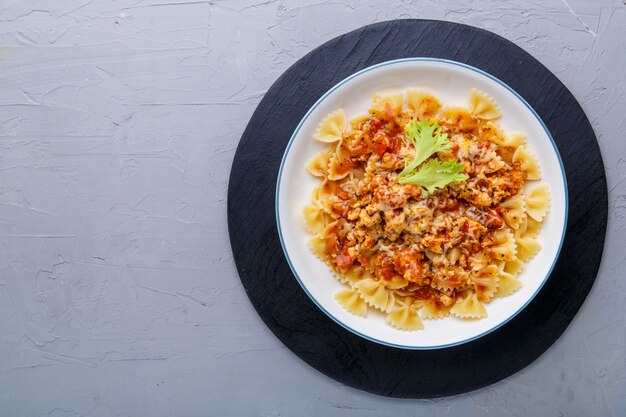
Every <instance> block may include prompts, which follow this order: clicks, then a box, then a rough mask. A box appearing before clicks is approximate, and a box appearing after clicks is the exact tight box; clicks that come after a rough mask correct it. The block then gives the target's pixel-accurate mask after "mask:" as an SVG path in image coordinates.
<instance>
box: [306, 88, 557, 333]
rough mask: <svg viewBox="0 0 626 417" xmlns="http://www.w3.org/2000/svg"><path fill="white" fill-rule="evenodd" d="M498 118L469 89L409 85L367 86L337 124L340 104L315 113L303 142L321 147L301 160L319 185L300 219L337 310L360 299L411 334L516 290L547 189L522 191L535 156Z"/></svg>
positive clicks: (483, 313)
mask: <svg viewBox="0 0 626 417" xmlns="http://www.w3.org/2000/svg"><path fill="white" fill-rule="evenodd" d="M500 116H501V115H500V110H499V108H498V105H497V104H496V103H495V101H494V100H493V99H492V98H491V97H490V96H488V95H487V94H485V93H484V92H482V91H479V90H476V89H473V90H471V92H470V93H469V103H468V107H443V106H442V103H441V102H440V101H439V99H437V98H436V97H435V96H434V95H432V94H430V93H428V92H425V91H421V90H417V89H410V90H408V91H406V93H404V94H402V93H393V94H377V95H375V96H374V98H373V99H372V102H371V104H370V106H369V108H368V113H367V114H362V115H357V116H354V117H352V118H351V119H349V121H348V122H347V121H346V120H347V118H346V115H345V113H344V111H343V110H337V111H334V112H331V113H329V114H328V115H327V116H326V117H325V118H323V120H322V121H321V122H320V124H319V126H318V128H317V130H316V132H315V135H314V139H316V140H318V141H321V142H325V143H327V144H328V148H327V149H325V150H324V151H322V152H321V153H319V154H318V155H317V156H315V157H314V158H313V159H311V160H310V161H309V162H308V163H307V164H306V169H307V170H308V171H309V172H310V173H311V174H312V175H313V176H315V177H316V178H318V179H319V181H320V183H319V186H318V187H317V188H316V189H315V191H314V192H313V196H312V204H311V205H307V206H306V207H304V208H303V216H304V220H305V221H304V224H305V225H306V228H307V230H308V231H309V232H310V233H311V234H312V235H313V237H312V238H311V240H310V241H309V246H310V248H311V250H312V251H313V253H315V254H316V255H317V256H318V257H319V258H320V259H321V260H322V261H324V262H325V263H326V264H328V265H329V267H330V268H331V270H332V272H333V274H334V275H335V276H336V277H337V279H338V280H339V281H341V282H342V283H343V284H344V285H346V288H345V289H342V290H340V291H339V292H337V293H335V295H334V298H335V300H336V301H337V303H339V304H340V305H341V306H342V307H343V308H344V309H345V310H346V311H348V312H350V313H352V314H355V315H357V316H360V317H365V316H366V315H367V313H368V307H372V308H373V309H375V310H379V311H380V312H383V313H385V314H386V321H387V323H388V324H389V325H390V326H393V327H395V328H396V329H398V330H402V331H415V330H420V329H423V328H424V323H423V322H422V320H439V319H443V318H445V317H448V316H450V315H452V316H455V317H456V319H480V318H484V317H487V307H486V305H485V304H483V303H489V302H490V301H491V300H492V299H493V298H495V297H506V296H508V295H510V294H512V293H514V292H515V291H517V290H518V289H519V288H520V287H521V285H522V282H521V281H520V280H519V279H518V278H517V276H518V275H519V274H520V271H521V270H522V268H523V266H524V262H527V261H529V260H530V259H531V258H532V257H533V256H534V255H535V254H536V253H537V252H538V251H539V250H540V248H541V243H540V241H539V231H540V228H541V225H542V222H543V220H544V219H545V217H546V215H547V212H548V209H549V206H550V190H549V187H548V185H547V184H540V185H537V186H534V187H532V188H530V190H529V191H526V190H525V185H526V184H527V182H528V181H531V180H538V179H540V178H541V175H540V167H539V163H538V160H537V158H536V157H535V156H534V155H533V154H532V153H531V152H530V151H529V150H528V145H527V144H526V138H525V135H524V134H522V133H513V134H507V133H506V132H505V131H504V130H503V129H502V127H501V126H500V125H499V124H498V123H497V122H496V120H497V119H498V118H500Z"/></svg>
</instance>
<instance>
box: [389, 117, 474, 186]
mask: <svg viewBox="0 0 626 417" xmlns="http://www.w3.org/2000/svg"><path fill="white" fill-rule="evenodd" d="M404 134H405V136H406V138H407V139H408V140H409V141H410V142H411V143H412V144H413V146H414V147H415V155H414V156H413V160H407V161H406V162H405V165H404V169H403V170H402V172H401V173H400V174H399V175H398V181H399V182H400V183H401V184H406V183H412V184H417V185H419V186H421V187H423V188H425V189H426V191H427V192H428V193H433V192H435V190H436V189H437V188H443V187H445V186H446V185H448V184H450V183H453V182H459V181H464V180H466V179H467V178H468V177H467V175H465V174H462V172H463V168H464V165H463V164H460V163H458V162H456V161H455V160H450V161H446V162H441V160H440V159H439V158H434V159H431V160H430V161H428V162H426V163H425V164H423V165H422V166H421V167H420V168H419V169H418V167H419V166H420V164H422V163H423V162H424V161H426V160H427V159H428V158H430V157H431V156H432V155H434V154H435V153H437V152H439V151H443V150H446V149H448V148H449V147H450V142H448V135H446V134H445V133H441V130H440V129H439V124H438V123H435V124H433V125H431V124H430V123H428V122H427V121H423V122H417V121H415V120H411V121H410V122H409V123H408V124H407V125H406V127H405V128H404Z"/></svg>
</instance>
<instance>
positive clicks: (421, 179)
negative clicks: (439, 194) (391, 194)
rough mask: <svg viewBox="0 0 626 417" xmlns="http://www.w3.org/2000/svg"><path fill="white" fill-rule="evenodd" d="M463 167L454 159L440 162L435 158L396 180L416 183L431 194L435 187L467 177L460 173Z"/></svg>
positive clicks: (404, 182) (463, 179)
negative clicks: (410, 173)
mask: <svg viewBox="0 0 626 417" xmlns="http://www.w3.org/2000/svg"><path fill="white" fill-rule="evenodd" d="M463 168H465V166H464V165H463V164H460V163H458V162H456V161H455V160H450V161H446V162H441V160H439V159H437V158H435V159H431V160H430V161H428V162H426V163H425V164H424V165H422V167H421V168H420V169H419V170H418V171H417V172H415V173H413V174H412V175H409V176H406V177H403V178H400V179H399V180H398V181H399V182H400V183H403V184H406V183H413V184H417V185H419V186H422V187H424V188H426V190H427V191H428V193H429V194H432V193H434V192H435V190H436V189H438V188H443V187H445V186H446V185H448V184H450V183H453V182H460V181H465V180H466V179H467V178H468V177H467V175H465V174H462V172H463Z"/></svg>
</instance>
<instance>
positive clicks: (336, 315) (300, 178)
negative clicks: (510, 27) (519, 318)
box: [275, 58, 568, 350]
mask: <svg viewBox="0 0 626 417" xmlns="http://www.w3.org/2000/svg"><path fill="white" fill-rule="evenodd" d="M414 77H415V79H414ZM420 77H422V78H420ZM429 78H432V80H433V87H432V88H431V86H430V84H429V81H428V80H429ZM403 80H404V81H403ZM472 82H474V83H478V84H479V85H477V86H476V87H477V88H480V89H482V90H484V91H486V92H487V93H489V94H490V95H492V96H493V97H494V98H495V99H496V101H497V102H498V104H499V105H500V106H501V107H502V113H503V118H502V124H503V126H504V127H505V130H506V131H507V132H509V126H507V123H505V119H506V118H507V117H512V116H513V117H512V118H513V119H514V120H512V121H511V122H510V123H509V124H511V126H512V127H513V128H517V129H515V130H519V131H522V132H524V133H528V134H529V135H528V145H529V147H530V149H531V150H532V151H533V152H534V153H535V154H536V155H537V157H538V159H539V161H540V165H541V168H542V171H545V174H544V178H543V179H542V181H543V182H548V184H549V185H550V189H551V194H552V205H551V208H550V210H549V212H548V214H547V216H546V220H545V222H544V223H545V224H544V227H543V228H542V231H541V232H540V235H539V240H540V242H541V243H542V244H544V247H543V248H542V249H541V250H540V251H539V254H538V255H537V256H536V257H535V258H533V259H531V260H530V261H529V262H528V264H527V265H526V266H525V270H524V271H522V273H521V274H520V277H519V278H520V280H521V281H522V285H523V286H522V290H518V292H516V293H514V294H512V295H510V296H507V297H503V298H499V299H496V300H493V301H491V302H489V303H487V304H486V308H487V311H488V313H490V314H489V317H488V318H486V319H483V320H476V321H474V320H470V321H466V320H459V319H455V318H450V317H448V318H445V319H443V320H437V321H431V320H424V326H425V329H424V330H421V331H417V332H402V331H400V330H397V329H394V328H392V327H390V326H386V325H385V324H384V315H382V314H377V313H373V312H372V313H370V314H368V317H367V318H361V317H356V316H353V315H351V314H350V313H347V312H345V311H344V310H343V309H341V308H340V307H338V306H337V305H336V303H335V302H334V300H333V299H332V292H333V291H329V290H328V288H326V286H328V285H332V286H336V288H337V289H339V286H337V285H340V284H338V282H337V280H335V279H334V278H333V277H332V274H331V272H330V269H329V268H328V267H327V266H326V265H325V264H323V262H322V261H320V260H318V259H317V258H315V256H314V255H313V254H312V253H310V250H309V248H308V246H307V245H306V238H308V237H310V235H309V234H308V233H307V232H306V231H305V230H304V228H303V227H302V222H301V221H300V220H298V216H301V215H300V213H301V210H302V208H303V207H304V205H306V204H308V203H309V201H308V200H307V198H306V197H305V196H310V194H311V192H312V187H313V186H312V184H313V182H312V181H314V180H313V179H308V180H307V178H306V176H307V175H310V174H308V173H307V172H306V171H305V168H304V163H303V162H302V161H305V160H308V159H309V158H311V157H312V156H313V155H314V154H315V153H316V152H317V151H319V150H321V149H322V148H318V149H316V148H315V147H316V146H320V145H319V144H315V143H313V142H315V141H314V140H313V139H312V137H311V134H312V129H314V128H315V126H316V125H317V123H319V121H320V120H321V118H323V117H324V116H325V115H326V114H327V113H328V112H329V111H332V110H334V109H335V108H338V107H337V106H341V107H345V106H346V105H347V106H348V107H349V106H352V107H353V108H354V109H356V108H359V109H361V113H362V112H364V111H365V110H366V107H365V102H364V98H370V97H371V95H373V93H374V92H376V91H377V90H380V89H388V88H393V89H397V88H408V87H413V86H415V85H418V86H419V87H422V88H425V89H427V90H430V91H432V92H433V93H434V94H435V95H438V96H439V97H443V96H441V95H439V94H438V93H439V92H440V91H439V90H440V89H441V90H442V91H444V92H447V93H449V95H450V96H451V97H454V98H455V99H456V100H457V101H458V100H459V97H461V96H463V95H467V93H469V89H467V88H465V89H464V88H463V86H468V85H472V86H474V84H471V83H472ZM437 85H438V86H439V87H441V88H440V89H438V88H437ZM465 90H468V91H465ZM444 96H445V94H444ZM353 98H354V100H352V99H353ZM499 98H500V99H499ZM353 101H354V103H352V102H353ZM442 102H443V103H444V105H445V104H452V103H450V102H449V101H448V100H446V98H445V97H443V99H442ZM356 103H360V104H356ZM454 104H456V103H454ZM520 105H521V107H520ZM333 106H335V107H333ZM507 107H510V108H512V109H516V111H507ZM346 113H347V115H348V117H350V116H353V115H354V114H355V113H352V112H350V111H349V110H347V111H346ZM510 115H512V116H510ZM533 132H534V133H535V134H534V135H531V133H533ZM540 136H543V138H540ZM546 138H547V140H546ZM305 141H309V142H310V143H308V144H307V143H306V142H305ZM298 146H299V147H300V148H299V149H295V148H296V147H298ZM307 146H308V147H309V149H308V150H305V149H304V148H305V147H307ZM296 154H297V156H294V155H296ZM286 166H287V168H286ZM546 168H547V169H546ZM281 202H282V203H283V204H282V205H281ZM275 209H276V224H277V228H278V235H279V238H280V242H281V246H282V249H283V252H284V254H285V258H286V260H287V262H288V264H289V267H290V268H291V271H292V272H293V274H294V276H295V277H296V279H297V280H298V283H299V284H300V286H301V287H302V289H303V290H304V291H305V293H306V294H307V295H308V296H309V298H311V300H312V301H313V302H314V303H315V304H316V305H317V306H318V307H319V308H320V309H321V310H322V311H323V312H324V313H325V314H326V315H328V316H329V317H330V318H331V319H332V320H334V321H335V322H336V323H337V324H339V325H341V326H342V327H344V328H345V329H346V330H349V331H350V332H352V333H354V334H356V335H358V336H361V337H363V338H365V339H367V340H370V341H372V342H376V343H380V344H382V345H386V346H390V347H395V348H402V349H411V350H428V349H443V348H447V347H452V346H457V345H460V344H464V343H468V342H471V341H473V340H476V339H478V338H480V337H483V336H485V335H487V334H489V333H491V332H493V331H495V330H497V329H498V328H500V327H502V326H503V325H505V324H506V323H507V322H509V321H510V320H511V319H513V318H514V317H515V316H516V315H517V314H519V312H520V311H522V310H523V309H524V307H526V306H527V305H528V304H529V303H530V302H531V301H532V300H533V299H534V297H535V296H536V295H537V294H538V293H539V291H540V290H541V288H542V287H543V285H544V284H545V282H546V281H547V279H548V278H549V277H550V274H551V273H552V270H553V268H554V266H555V264H556V261H557V259H558V257H559V254H560V251H561V247H562V245H563V241H564V238H565V227H566V225H567V216H568V192H567V181H566V176H565V169H564V167H563V162H562V160H561V157H560V155H559V152H558V149H557V146H556V144H555V142H554V139H553V138H552V135H551V134H550V132H549V131H548V129H547V127H546V126H545V124H544V123H543V121H542V120H541V118H540V117H539V115H538V114H537V113H536V112H535V110H534V109H533V108H532V107H531V106H530V105H529V104H528V103H527V102H526V101H525V100H524V99H523V98H522V97H521V96H520V95H519V94H518V93H517V92H516V91H515V90H513V89H512V88H511V87H509V86H508V85H507V84H505V83H504V82H502V81H500V80H499V79H497V78H496V77H494V76H492V75H491V74H489V73H487V72H485V71H482V70H480V69H478V68H475V67H472V66H470V65H467V64H463V63H460V62H456V61H451V60H445V59H439V58H404V59H397V60H392V61H386V62H382V63H380V64H376V65H373V66H370V67H367V68H364V69H362V70H360V71H358V72H356V73H354V74H353V75H351V76H349V77H347V78H346V79H344V80H342V81H341V82H339V83H338V84H336V85H335V86H334V87H332V88H331V89H330V90H328V91H327V92H326V93H325V94H324V95H323V96H322V97H320V98H319V100H317V102H316V103H315V104H314V105H313V106H312V107H311V108H310V109H309V111H308V112H307V113H306V114H305V115H304V117H303V118H302V120H301V121H300V123H299V124H298V126H297V127H296V129H295V131H294V133H293V135H292V136H291V139H290V140H289V143H288V144H287V147H286V149H285V153H284V154H283V158H282V160H281V164H280V169H279V172H278V180H277V185H276V200H275ZM281 213H282V215H281ZM547 265H549V267H546V266H547ZM320 268H321V269H320ZM526 269H528V271H527V270H526ZM324 271H326V272H325V273H324ZM330 282H332V284H329V283H330ZM318 284H319V285H321V286H324V288H322V287H318ZM520 291H522V292H521V293H520ZM509 299H511V300H513V301H512V302H508V301H507V300H509ZM494 303H496V304H497V305H498V306H501V308H500V309H499V310H498V308H497V307H494V309H495V314H494V316H495V317H492V314H491V310H492V308H491V305H492V304H494ZM507 304H509V305H507ZM513 308H514V310H511V309H513ZM507 309H509V310H508V311H507ZM500 310H501V311H500ZM375 316H380V317H378V318H375ZM381 318H382V319H381ZM484 320H487V321H486V322H485V321H484ZM381 323H382V324H381ZM382 326H385V327H382ZM441 333H445V334H444V335H443V336H441ZM455 335H456V337H455Z"/></svg>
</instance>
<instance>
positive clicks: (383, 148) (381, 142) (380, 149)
mask: <svg viewBox="0 0 626 417" xmlns="http://www.w3.org/2000/svg"><path fill="white" fill-rule="evenodd" d="M390 146H391V138H390V137H389V136H387V134H385V133H384V132H378V133H376V135H374V139H372V150H373V151H374V152H375V153H376V154H378V155H380V156H382V154H384V153H385V152H387V149H389V147H390Z"/></svg>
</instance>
